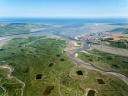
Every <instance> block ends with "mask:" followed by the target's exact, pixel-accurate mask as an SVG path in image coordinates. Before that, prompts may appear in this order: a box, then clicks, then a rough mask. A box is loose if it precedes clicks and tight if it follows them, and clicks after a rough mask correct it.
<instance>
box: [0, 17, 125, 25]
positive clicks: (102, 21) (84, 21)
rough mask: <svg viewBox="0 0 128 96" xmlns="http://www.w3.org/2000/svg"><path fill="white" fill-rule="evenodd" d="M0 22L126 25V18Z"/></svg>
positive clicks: (21, 19) (35, 19)
mask: <svg viewBox="0 0 128 96" xmlns="http://www.w3.org/2000/svg"><path fill="white" fill-rule="evenodd" d="M0 22H1V23H2V22H9V23H47V24H64V23H128V18H93V19H91V18H87V19H67V18H0Z"/></svg>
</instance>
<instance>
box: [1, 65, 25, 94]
mask: <svg viewBox="0 0 128 96" xmlns="http://www.w3.org/2000/svg"><path fill="white" fill-rule="evenodd" d="M0 68H4V69H9V73H8V74H7V78H9V79H12V78H14V79H15V80H16V81H17V82H18V83H20V84H22V88H21V96H23V93H24V87H25V83H24V82H22V81H21V80H19V79H17V78H16V77H14V76H12V75H11V74H12V72H13V71H14V69H13V68H11V67H10V66H8V65H5V66H0Z"/></svg>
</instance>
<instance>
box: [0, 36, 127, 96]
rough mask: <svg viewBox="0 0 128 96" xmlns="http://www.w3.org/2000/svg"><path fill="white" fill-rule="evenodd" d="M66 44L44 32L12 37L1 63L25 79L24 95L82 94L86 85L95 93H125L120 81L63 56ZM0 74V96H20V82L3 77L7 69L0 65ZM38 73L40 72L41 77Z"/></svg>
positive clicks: (0, 55) (117, 95)
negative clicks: (29, 35) (44, 34)
mask: <svg viewBox="0 0 128 96" xmlns="http://www.w3.org/2000/svg"><path fill="white" fill-rule="evenodd" d="M65 47H66V42H65V41H64V40H59V39H53V38H46V37H43V36H40V37H29V38H15V39H13V40H11V41H9V42H8V44H7V45H5V46H4V47H3V50H1V51H0V61H1V63H0V64H1V65H6V64H8V65H9V66H11V67H13V68H14V72H13V73H12V75H13V76H15V77H17V78H18V79H19V80H21V81H22V82H24V83H25V88H24V96H45V95H46V96H47V95H48V96H83V95H84V94H85V93H86V92H87V90H86V89H88V88H90V89H91V90H95V94H96V95H95V96H127V94H128V85H126V84H125V83H124V82H123V81H121V80H119V79H117V78H115V77H112V76H109V75H104V74H101V73H98V72H95V71H89V70H86V69H83V68H79V67H78V66H76V65H75V64H74V63H73V62H72V61H71V60H70V59H69V58H67V57H66V56H65V54H64V53H63V49H64V48H65ZM3 70H4V71H3ZM0 74H1V77H0V85H1V86H0V96H20V95H19V94H20V90H19V89H21V86H20V84H17V83H15V80H10V79H8V78H6V74H8V70H7V69H2V68H1V69H0ZM37 74H42V77H41V79H37V78H36V77H37ZM97 79H102V80H103V81H104V83H105V84H99V83H98V82H97ZM7 81H8V82H12V83H6V82H7ZM12 84H13V85H12ZM2 88H4V89H5V90H6V91H5V93H4V91H3V89H2ZM89 96H93V95H89Z"/></svg>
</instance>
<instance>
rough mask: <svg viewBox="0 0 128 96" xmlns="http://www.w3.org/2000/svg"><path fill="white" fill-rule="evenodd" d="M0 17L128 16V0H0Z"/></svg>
mask: <svg viewBox="0 0 128 96" xmlns="http://www.w3.org/2000/svg"><path fill="white" fill-rule="evenodd" d="M0 17H47V18H106V17H110V18H111V17H115V18H120V17H125V18H127V17H128V0H0Z"/></svg>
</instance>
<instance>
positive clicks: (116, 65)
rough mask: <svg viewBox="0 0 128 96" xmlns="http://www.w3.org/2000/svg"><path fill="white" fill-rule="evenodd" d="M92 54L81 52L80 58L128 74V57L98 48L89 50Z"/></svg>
mask: <svg viewBox="0 0 128 96" xmlns="http://www.w3.org/2000/svg"><path fill="white" fill-rule="evenodd" d="M87 52H88V53H90V54H87V53H83V52H80V53H79V58H81V59H82V60H84V61H85V62H88V63H91V64H93V65H94V66H98V67H101V68H104V69H106V70H113V71H117V72H120V73H122V74H125V75H126V76H128V57H123V56H118V55H112V54H109V53H105V52H101V51H98V50H91V51H90V50H88V51H87Z"/></svg>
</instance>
